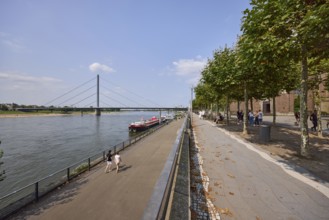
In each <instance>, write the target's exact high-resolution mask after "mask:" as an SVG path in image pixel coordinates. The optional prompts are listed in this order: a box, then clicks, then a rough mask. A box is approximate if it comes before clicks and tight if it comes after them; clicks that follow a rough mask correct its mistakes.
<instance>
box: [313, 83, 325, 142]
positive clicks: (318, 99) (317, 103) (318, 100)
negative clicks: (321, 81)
mask: <svg viewBox="0 0 329 220" xmlns="http://www.w3.org/2000/svg"><path fill="white" fill-rule="evenodd" d="M314 96H315V109H316V110H317V118H318V136H319V137H323V134H322V123H321V121H322V118H321V97H320V88H319V85H318V88H317V90H316V91H315V95H314Z"/></svg>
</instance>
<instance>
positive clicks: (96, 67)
mask: <svg viewBox="0 0 329 220" xmlns="http://www.w3.org/2000/svg"><path fill="white" fill-rule="evenodd" d="M89 69H90V71H91V72H106V73H112V72H115V70H114V69H113V68H111V67H109V66H107V65H104V64H100V63H97V62H96V63H93V64H90V65H89Z"/></svg>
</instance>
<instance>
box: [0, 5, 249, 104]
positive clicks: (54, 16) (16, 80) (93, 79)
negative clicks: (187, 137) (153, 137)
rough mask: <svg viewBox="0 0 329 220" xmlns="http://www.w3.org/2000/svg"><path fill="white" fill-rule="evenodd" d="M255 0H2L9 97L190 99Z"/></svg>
mask: <svg viewBox="0 0 329 220" xmlns="http://www.w3.org/2000/svg"><path fill="white" fill-rule="evenodd" d="M248 7H250V6H249V1H248V0H229V1H227V0H138V1H137V0H93V1H91V0H55V1H54V0H1V1H0V103H16V104H20V105H46V106H50V105H54V106H76V107H85V106H96V105H97V98H96V93H97V86H96V85H97V75H99V90H100V92H99V93H100V104H99V105H100V106H102V107H103V106H104V107H110V106H111V107H114V106H126V107H132V106H139V107H140V106H143V107H159V106H161V107H177V106H183V107H187V106H189V104H190V102H191V91H192V88H193V87H195V86H196V85H197V84H198V81H199V79H200V76H201V71H202V69H203V68H204V67H205V65H206V63H207V60H208V59H211V58H212V56H213V53H214V51H215V50H217V49H219V48H224V47H225V46H228V47H232V46H234V44H235V43H236V40H237V37H238V36H239V35H240V34H241V31H240V27H241V18H242V16H243V11H244V10H245V9H246V8H248Z"/></svg>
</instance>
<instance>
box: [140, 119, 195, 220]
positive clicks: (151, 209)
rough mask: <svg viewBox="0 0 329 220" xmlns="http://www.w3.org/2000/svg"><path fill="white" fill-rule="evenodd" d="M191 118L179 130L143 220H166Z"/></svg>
mask: <svg viewBox="0 0 329 220" xmlns="http://www.w3.org/2000/svg"><path fill="white" fill-rule="evenodd" d="M188 122H189V117H185V121H184V123H183V125H182V127H181V129H180V130H179V133H178V135H177V138H176V140H175V143H174V144H173V147H172V150H171V152H170V154H169V156H168V158H167V162H166V164H165V166H164V168H163V170H162V173H161V175H160V177H159V179H158V181H157V183H156V185H155V187H154V191H153V194H152V196H151V198H150V200H149V203H148V205H147V207H146V209H145V210H144V214H143V217H142V219H143V220H148V219H165V217H166V213H167V209H168V203H169V199H170V194H171V191H172V189H173V187H175V186H174V185H173V180H174V175H175V173H176V169H177V167H178V166H176V165H177V161H178V156H179V151H180V148H181V147H182V144H183V140H184V136H185V135H186V129H187V128H188V126H189V123H188Z"/></svg>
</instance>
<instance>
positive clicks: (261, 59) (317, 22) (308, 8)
mask: <svg viewBox="0 0 329 220" xmlns="http://www.w3.org/2000/svg"><path fill="white" fill-rule="evenodd" d="M250 4H251V8H250V9H246V10H245V11H244V15H243V17H242V25H241V30H242V34H241V36H239V37H238V39H237V42H236V44H235V45H234V46H233V47H227V46H226V47H225V48H220V49H217V50H215V51H214V53H213V57H212V58H211V59H209V60H208V62H207V65H206V66H205V68H204V69H203V70H202V76H201V79H200V81H199V83H198V85H197V86H196V87H195V99H194V100H193V109H202V108H209V106H210V105H213V104H215V105H217V106H222V107H224V108H225V109H226V111H227V113H228V112H229V105H230V103H231V102H239V101H244V103H245V109H246V110H248V109H249V108H248V101H251V100H252V99H257V100H262V99H272V100H273V103H274V106H273V123H274V124H275V120H276V109H275V98H276V97H277V96H279V95H280V93H281V92H282V91H287V92H290V91H293V90H296V91H298V93H299V94H300V95H299V100H300V103H299V108H300V115H301V130H300V131H301V146H300V154H301V155H302V156H305V157H309V156H310V155H309V134H308V127H307V116H308V109H307V94H308V91H309V90H311V91H313V93H314V95H315V96H314V97H315V103H316V106H315V109H317V110H318V112H321V109H320V102H321V98H320V93H319V85H320V84H321V83H324V84H325V85H326V89H327V90H328V91H329V81H328V72H329V34H328V33H329V16H328V15H329V0H291V1H285V0H251V3H250ZM251 103H252V102H251ZM244 114H245V115H244V123H243V132H244V133H247V115H246V114H247V111H245V112H244ZM227 115H228V114H227ZM319 120H321V114H319ZM319 134H320V135H322V133H321V131H320V133H319Z"/></svg>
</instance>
